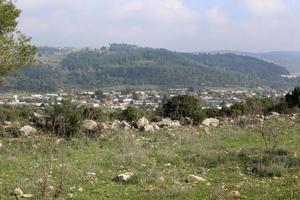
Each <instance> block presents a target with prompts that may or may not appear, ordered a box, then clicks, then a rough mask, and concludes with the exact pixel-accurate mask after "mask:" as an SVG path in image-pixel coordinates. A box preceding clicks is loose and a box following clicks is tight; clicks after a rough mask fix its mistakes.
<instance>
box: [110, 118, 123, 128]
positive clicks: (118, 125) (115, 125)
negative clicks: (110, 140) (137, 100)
mask: <svg viewBox="0 0 300 200" xmlns="http://www.w3.org/2000/svg"><path fill="white" fill-rule="evenodd" d="M120 126H121V122H120V121H119V120H114V121H113V123H112V124H111V126H110V129H111V130H118V129H120Z"/></svg>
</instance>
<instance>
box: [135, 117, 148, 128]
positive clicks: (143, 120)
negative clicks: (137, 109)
mask: <svg viewBox="0 0 300 200" xmlns="http://www.w3.org/2000/svg"><path fill="white" fill-rule="evenodd" d="M146 125H149V120H148V119H146V118H145V117H142V118H141V119H139V120H138V121H137V122H136V126H137V128H138V129H140V130H141V129H143V128H144V127H145V126H146Z"/></svg>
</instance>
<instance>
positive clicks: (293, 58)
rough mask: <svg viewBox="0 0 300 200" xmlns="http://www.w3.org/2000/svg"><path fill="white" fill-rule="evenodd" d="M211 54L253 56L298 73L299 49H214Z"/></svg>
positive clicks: (299, 64) (299, 70)
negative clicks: (257, 51)
mask: <svg viewBox="0 0 300 200" xmlns="http://www.w3.org/2000/svg"><path fill="white" fill-rule="evenodd" d="M210 53H212V54H229V53H230V54H235V55H243V56H250V57H255V58H258V59H261V60H264V61H267V62H272V63H274V64H277V65H280V66H282V67H284V68H286V69H287V70H288V71H289V72H291V73H298V74H299V73H300V51H272V52H264V53H250V52H240V51H214V52H210Z"/></svg>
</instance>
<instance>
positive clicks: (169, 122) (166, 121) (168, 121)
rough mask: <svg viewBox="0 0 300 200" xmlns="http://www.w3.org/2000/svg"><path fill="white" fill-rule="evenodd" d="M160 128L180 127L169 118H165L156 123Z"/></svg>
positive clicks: (178, 123) (177, 122)
mask: <svg viewBox="0 0 300 200" xmlns="http://www.w3.org/2000/svg"><path fill="white" fill-rule="evenodd" d="M157 125H158V126H159V127H160V128H165V127H168V128H178V127H180V126H181V124H180V122H179V121H172V120H171V119H170V118H165V119H163V120H161V121H160V122H158V123H157Z"/></svg>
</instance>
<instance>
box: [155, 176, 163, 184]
mask: <svg viewBox="0 0 300 200" xmlns="http://www.w3.org/2000/svg"><path fill="white" fill-rule="evenodd" d="M157 182H159V183H163V182H165V177H163V176H160V177H158V179H157Z"/></svg>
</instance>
